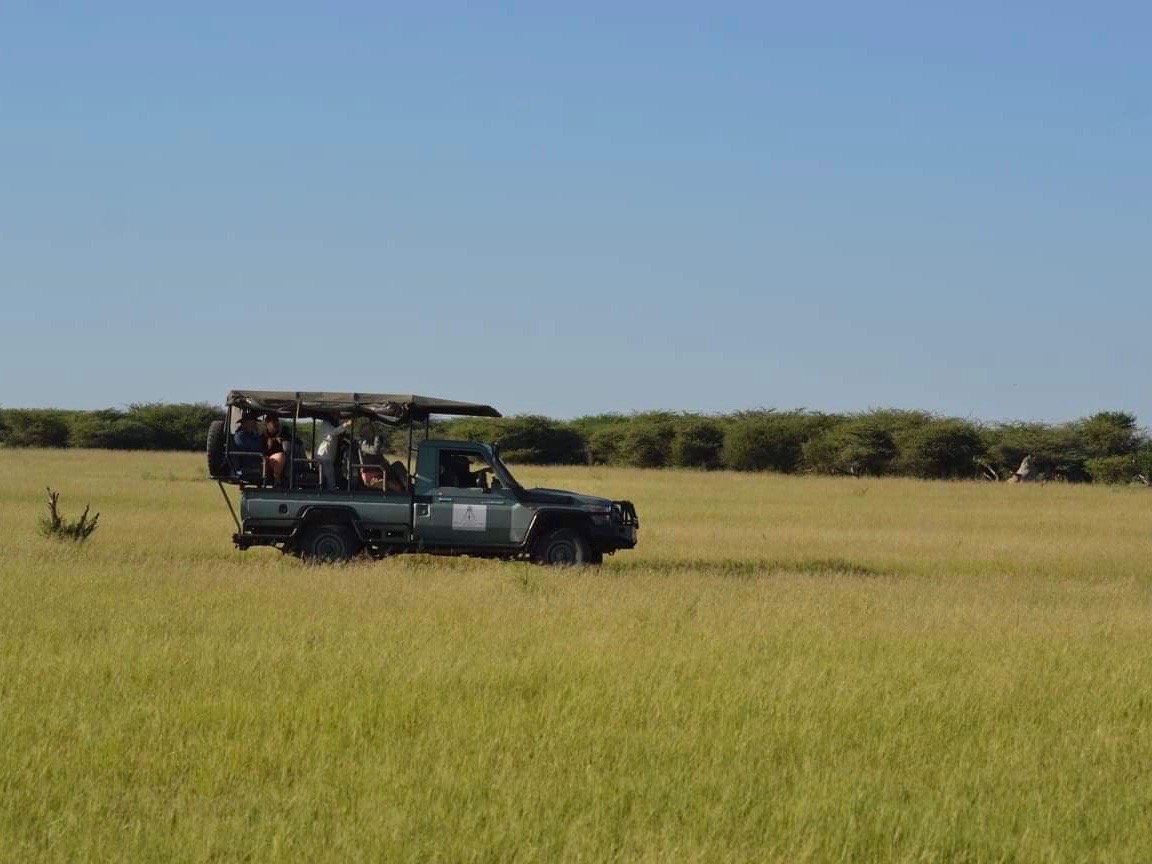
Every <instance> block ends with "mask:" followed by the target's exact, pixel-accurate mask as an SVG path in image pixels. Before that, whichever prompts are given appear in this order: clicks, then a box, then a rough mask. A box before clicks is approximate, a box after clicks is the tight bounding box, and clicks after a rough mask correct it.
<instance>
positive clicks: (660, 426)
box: [614, 415, 676, 468]
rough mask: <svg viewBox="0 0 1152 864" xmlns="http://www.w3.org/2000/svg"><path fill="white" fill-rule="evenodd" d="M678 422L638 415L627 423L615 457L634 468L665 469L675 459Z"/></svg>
mask: <svg viewBox="0 0 1152 864" xmlns="http://www.w3.org/2000/svg"><path fill="white" fill-rule="evenodd" d="M675 435H676V425H675V423H674V422H673V421H672V420H671V419H670V418H668V417H666V416H657V415H639V416H636V417H633V418H632V419H631V420H629V421H628V423H627V424H625V426H624V428H623V430H622V434H621V435H620V437H619V439H618V440H617V442H616V459H615V460H614V461H616V462H620V463H622V464H624V465H631V466H632V467H634V468H663V467H664V466H666V465H669V464H671V461H672V439H673V437H674V436H675Z"/></svg>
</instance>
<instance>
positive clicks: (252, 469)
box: [230, 411, 264, 482]
mask: <svg viewBox="0 0 1152 864" xmlns="http://www.w3.org/2000/svg"><path fill="white" fill-rule="evenodd" d="M236 425H237V427H238V428H237V429H236V431H235V432H234V433H233V434H232V446H231V448H230V449H231V451H232V453H233V454H236V458H235V459H233V460H232V466H233V468H235V469H236V470H238V471H239V472H240V473H241V474H243V475H245V478H246V479H247V478H248V475H255V476H257V477H262V476H263V473H264V472H263V467H262V460H261V462H259V463H258V462H257V460H256V459H255V458H254V457H253V456H246V455H245V456H241V455H239V454H248V453H255V454H257V455H259V456H261V457H263V455H264V438H263V437H262V436H261V435H260V432H259V431H257V428H256V415H255V414H253V413H251V412H250V411H245V412H244V413H243V414H242V415H240V419H239V420H237V421H236ZM253 482H258V481H253Z"/></svg>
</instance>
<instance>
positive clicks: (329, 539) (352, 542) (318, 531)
mask: <svg viewBox="0 0 1152 864" xmlns="http://www.w3.org/2000/svg"><path fill="white" fill-rule="evenodd" d="M298 549H299V552H300V557H301V558H303V559H304V560H305V561H313V562H316V563H318V564H332V563H335V562H337V561H347V560H348V559H349V558H351V557H352V556H354V555H356V554H357V553H359V552H360V549H361V544H360V541H359V539H357V537H356V533H355V532H354V531H353V530H352V528H351V527H349V526H348V525H342V524H339V523H334V522H324V523H321V524H319V525H312V526H311V527H309V528H307V529H305V531H304V534H303V536H302V537H301V538H300V543H299V547H298Z"/></svg>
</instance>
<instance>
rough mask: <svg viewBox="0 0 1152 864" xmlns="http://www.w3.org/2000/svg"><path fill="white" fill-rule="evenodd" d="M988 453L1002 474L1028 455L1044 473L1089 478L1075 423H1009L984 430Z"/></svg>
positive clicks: (1082, 478) (1076, 479) (1069, 478)
mask: <svg viewBox="0 0 1152 864" xmlns="http://www.w3.org/2000/svg"><path fill="white" fill-rule="evenodd" d="M985 439H986V442H987V444H988V454H989V456H990V457H991V459H992V463H993V465H994V466H995V467H996V468H997V469H998V470H999V471H1000V473H1001V475H1002V476H1008V475H1011V474H1012V473H1013V472H1015V471H1016V469H1017V468H1019V467H1020V462H1021V461H1022V460H1023V459H1024V457H1025V456H1031V457H1032V468H1033V469H1034V470H1035V471H1036V472H1038V473H1039V474H1040V475H1041V476H1046V477H1062V478H1064V479H1066V480H1071V481H1074V482H1082V481H1085V480H1087V479H1088V472H1087V470H1086V469H1085V467H1084V459H1085V455H1084V446H1083V442H1082V441H1081V437H1080V431H1079V429H1078V428H1077V427H1076V426H1075V425H1074V424H1064V425H1060V426H1049V425H1047V424H1044V423H1006V424H1002V425H1000V426H997V427H995V428H994V429H991V430H989V431H987V432H986V433H985Z"/></svg>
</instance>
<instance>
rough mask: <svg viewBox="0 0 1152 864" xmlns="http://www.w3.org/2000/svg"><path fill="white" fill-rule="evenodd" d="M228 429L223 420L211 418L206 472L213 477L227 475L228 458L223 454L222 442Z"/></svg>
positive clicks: (226, 435) (225, 438)
mask: <svg viewBox="0 0 1152 864" xmlns="http://www.w3.org/2000/svg"><path fill="white" fill-rule="evenodd" d="M227 437H228V430H227V428H226V427H225V425H224V421H223V420H213V421H212V422H211V424H209V426H208V448H207V449H208V473H209V474H210V475H211V476H212V477H215V478H221V477H227V476H228V474H229V472H228V458H227V457H226V456H225V455H224V443H225V441H226V440H227Z"/></svg>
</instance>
